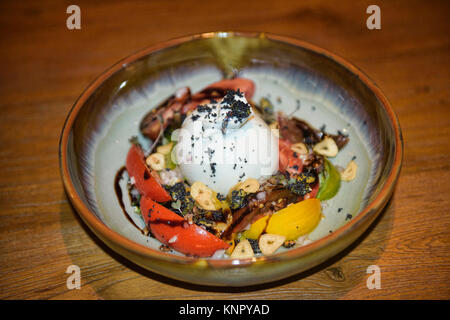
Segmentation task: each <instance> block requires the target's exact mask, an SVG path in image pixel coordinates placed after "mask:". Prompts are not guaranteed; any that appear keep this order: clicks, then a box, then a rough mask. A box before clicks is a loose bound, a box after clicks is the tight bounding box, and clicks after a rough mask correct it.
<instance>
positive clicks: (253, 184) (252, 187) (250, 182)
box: [239, 178, 259, 193]
mask: <svg viewBox="0 0 450 320" xmlns="http://www.w3.org/2000/svg"><path fill="white" fill-rule="evenodd" d="M239 189H242V190H244V191H245V192H247V193H255V192H256V191H258V190H259V182H258V180H256V179H254V178H248V179H247V180H245V181H244V182H242V183H241V185H240V188H239Z"/></svg>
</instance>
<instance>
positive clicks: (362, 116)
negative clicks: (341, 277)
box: [60, 32, 403, 286]
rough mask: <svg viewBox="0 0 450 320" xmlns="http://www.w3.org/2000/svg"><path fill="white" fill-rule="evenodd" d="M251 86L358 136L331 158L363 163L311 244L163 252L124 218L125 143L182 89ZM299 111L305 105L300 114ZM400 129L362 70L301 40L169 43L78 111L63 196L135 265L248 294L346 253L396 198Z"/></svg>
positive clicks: (115, 73) (69, 131)
mask: <svg viewBox="0 0 450 320" xmlns="http://www.w3.org/2000/svg"><path fill="white" fill-rule="evenodd" d="M232 76H239V77H245V78H249V79H251V80H253V81H254V82H255V87H256V91H255V95H254V99H253V100H254V101H259V99H260V98H261V97H266V98H269V99H270V100H271V101H272V102H273V103H274V106H275V109H277V110H282V111H284V112H285V113H286V114H291V115H295V116H297V117H299V118H303V119H305V120H306V121H308V122H309V123H310V124H312V125H313V126H315V127H317V128H319V127H322V126H323V125H326V130H327V131H328V132H330V133H335V132H337V131H338V130H340V131H341V132H345V133H347V134H348V135H349V137H350V142H349V144H348V145H347V146H346V147H345V148H344V149H343V150H342V151H341V152H340V153H339V155H338V156H337V157H336V158H333V160H332V161H333V163H334V164H335V165H338V166H341V167H345V165H346V164H347V163H348V162H349V161H350V160H352V159H354V161H355V162H356V163H357V165H358V173H357V177H356V179H355V180H353V181H351V182H345V183H342V186H341V189H340V191H339V193H338V195H337V196H336V197H335V198H333V199H331V200H329V201H328V202H326V203H325V204H324V205H323V215H324V218H323V219H322V220H321V222H320V223H319V226H318V227H317V228H316V229H315V230H314V231H313V232H312V233H311V234H310V235H309V240H310V241H308V242H307V243H305V244H303V245H298V246H295V247H294V248H290V249H282V250H280V251H279V253H277V254H274V255H271V256H265V257H254V258H251V259H242V260H236V259H234V260H233V259H212V258H206V259H205V258H194V257H186V256H183V255H180V254H177V253H176V252H162V251H160V250H159V246H160V243H159V242H158V241H157V240H155V239H154V238H149V237H147V236H144V235H143V234H142V233H141V232H140V231H139V230H138V229H137V228H136V227H135V226H133V224H132V223H130V222H129V220H127V218H126V217H125V215H124V214H123V211H122V209H121V207H120V205H119V202H118V200H117V198H116V194H115V191H114V178H115V174H116V172H117V171H118V170H119V169H120V168H121V167H122V166H123V165H124V163H125V158H126V154H127V151H128V148H129V141H128V140H129V138H130V137H132V136H135V135H138V133H139V132H138V131H139V128H138V127H139V122H140V120H141V118H142V117H143V116H144V114H146V113H147V112H148V111H149V110H151V109H152V108H154V107H156V106H157V105H158V104H159V103H161V102H162V101H164V100H165V99H166V98H167V97H168V96H170V95H171V94H172V93H173V92H174V91H175V90H176V89H177V88H180V87H183V86H189V87H190V88H191V90H192V91H193V92H196V91H198V90H201V89H202V88H204V87H205V86H207V85H208V84H210V83H212V82H215V81H217V80H219V79H222V78H224V77H225V78H227V77H232ZM297 105H299V106H300V108H297ZM402 149H403V146H402V138H401V131H400V127H399V124H398V121H397V119H396V116H395V115H394V113H393V111H392V108H391V106H390V105H389V103H388V101H387V100H386V98H385V97H384V95H383V94H382V93H381V91H380V90H379V89H378V87H376V86H375V84H374V83H373V82H372V81H371V80H370V79H369V78H368V77H367V76H366V75H364V74H363V73H362V72H361V71H359V70H358V69H357V68H355V67H354V66H352V65H351V64H349V63H348V62H346V61H345V60H343V59H342V58H340V57H337V56H336V55H334V54H332V53H330V52H328V51H326V50H324V49H321V48H318V47H315V46H313V45H310V44H307V43H305V42H302V41H300V40H295V39H291V38H286V37H281V36H276V35H269V34H256V33H255V34H243V33H233V32H216V33H205V34H200V35H195V36H189V37H184V38H179V39H175V40H171V41H168V42H165V43H162V44H159V45H156V46H154V47H151V48H148V49H145V50H142V51H140V52H138V53H135V54H133V55H131V56H129V57H127V58H125V59H124V60H122V61H120V62H119V63H117V64H116V65H114V66H113V67H111V68H110V69H108V70H107V71H106V72H105V73H103V74H102V75H101V76H100V77H98V78H97V79H96V80H95V81H94V82H93V83H92V84H90V85H89V87H88V88H87V89H86V90H85V91H84V92H83V93H82V95H81V96H80V98H79V99H78V100H77V102H76V103H75V105H74V106H73V108H72V110H71V111H70V113H69V115H68V117H67V120H66V123H65V125H64V128H63V132H62V135H61V141H60V165H61V173H62V178H63V182H64V186H65V188H66V191H67V195H68V197H69V199H70V201H71V202H72V204H73V205H74V207H75V208H76V210H77V212H78V213H79V215H80V217H81V218H82V220H83V221H84V222H85V223H86V224H87V225H88V226H89V228H90V229H91V230H92V231H93V232H94V233H95V234H96V235H97V236H98V237H99V238H100V239H101V240H102V241H103V242H105V243H106V244H107V245H108V246H109V247H110V248H112V249H113V250H114V251H116V252H118V253H119V254H120V255H122V256H124V257H126V258H127V259H129V260H131V261H133V262H134V263H136V264H137V265H139V266H141V267H144V268H146V269H148V270H151V271H153V272H156V273H159V274H162V275H164V276H167V277H170V278H174V279H177V280H182V281H186V282H190V283H195V284H202V285H212V286H246V285H255V284H260V283H267V282H271V281H275V280H279V279H281V278H285V277H288V276H291V275H293V274H296V273H300V272H302V271H304V270H307V269H309V268H311V267H313V266H316V265H318V264H320V263H321V262H323V261H325V260H326V259H328V258H330V257H332V256H334V255H336V254H338V253H339V252H340V251H342V250H343V249H344V248H346V247H347V246H348V245H350V244H351V243H352V242H353V241H355V240H356V239H357V238H358V237H359V236H360V235H361V234H362V233H363V232H364V231H365V230H366V229H367V228H368V227H369V225H370V224H371V223H372V222H373V221H374V219H375V218H376V217H377V215H378V214H379V213H380V212H381V210H382V209H383V207H384V206H385V204H386V203H387V201H388V200H389V198H390V196H391V194H392V192H393V189H394V185H395V183H396V180H397V178H398V175H399V172H400V167H401V161H402Z"/></svg>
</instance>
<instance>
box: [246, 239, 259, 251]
mask: <svg viewBox="0 0 450 320" xmlns="http://www.w3.org/2000/svg"><path fill="white" fill-rule="evenodd" d="M247 240H248V242H249V243H250V245H251V246H252V249H253V252H254V253H255V254H258V253H261V249H260V248H259V243H258V240H256V239H247Z"/></svg>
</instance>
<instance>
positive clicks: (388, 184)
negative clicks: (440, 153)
mask: <svg viewBox="0 0 450 320" xmlns="http://www.w3.org/2000/svg"><path fill="white" fill-rule="evenodd" d="M233 36H240V37H248V38H258V37H265V38H267V39H269V40H273V41H277V42H283V43H287V44H290V45H292V46H295V47H302V48H304V49H307V50H309V51H313V52H315V53H318V54H320V55H323V56H325V57H327V58H329V59H332V60H333V61H335V62H336V63H338V64H340V65H341V66H343V67H344V68H346V69H347V70H349V71H350V72H352V73H353V74H355V75H357V76H358V78H359V79H360V80H361V81H362V82H363V83H364V84H365V85H366V86H367V87H368V88H369V89H370V90H371V91H372V92H373V93H374V94H375V95H376V97H377V98H378V99H379V101H380V102H381V104H382V106H383V108H384V110H385V111H386V113H387V115H388V117H389V119H390V123H391V125H392V127H393V129H394V131H395V142H396V150H395V158H394V162H393V164H392V167H391V169H390V172H389V176H388V178H387V180H386V181H385V183H384V185H383V188H382V189H381V190H380V192H379V194H378V195H377V197H376V198H375V199H374V200H372V201H371V202H370V203H369V204H368V205H367V206H366V207H365V208H364V209H363V210H362V211H361V212H360V213H359V214H358V215H357V216H356V217H355V218H353V219H352V220H351V221H349V222H348V223H346V224H344V225H343V226H341V227H340V228H338V229H337V230H335V231H334V232H333V233H331V234H329V235H327V236H325V237H323V238H321V239H319V240H316V241H313V242H312V243H310V244H308V245H305V246H302V247H299V248H295V249H291V250H289V251H286V252H282V253H278V254H275V255H271V256H262V257H257V258H256V257H254V258H250V259H242V260H239V259H211V258H198V257H188V256H177V255H174V254H171V253H166V252H160V251H157V250H155V249H151V248H149V247H145V246H143V245H141V244H138V243H136V242H134V241H131V240H130V239H128V238H126V237H124V236H122V235H120V234H119V233H117V232H116V231H114V230H112V229H110V228H109V227H108V226H106V225H105V224H104V223H103V222H102V221H100V220H99V219H98V218H97V217H96V216H95V214H94V213H93V212H91V211H90V210H89V208H88V207H87V206H86V205H85V204H84V202H83V201H82V200H81V198H80V196H79V195H78V194H77V192H76V190H75V187H74V185H73V182H72V181H71V179H70V175H69V169H68V166H67V146H68V138H69V134H70V132H71V130H72V125H73V123H74V121H75V119H76V117H77V115H78V112H79V111H80V109H81V107H82V106H83V105H84V103H85V102H86V100H87V99H88V98H89V97H90V96H91V94H92V93H93V92H95V90H96V89H97V88H98V87H100V86H101V85H102V84H103V82H104V81H106V80H107V79H108V78H109V77H110V76H111V75H112V74H114V73H115V72H117V71H119V70H120V69H121V68H123V67H124V66H126V65H128V64H130V63H132V62H134V61H135V60H137V59H139V58H142V57H144V56H146V55H148V54H150V53H153V52H156V51H159V50H162V49H165V48H168V47H172V46H175V45H178V44H181V43H185V42H188V41H191V40H196V39H202V38H213V37H233ZM402 157H403V139H402V134H401V130H400V125H399V122H398V119H397V117H396V115H395V114H394V111H393V110H392V107H391V105H390V104H389V102H388V100H387V99H386V97H385V96H384V94H383V93H382V92H381V90H380V89H379V88H378V87H377V86H376V85H375V83H374V82H373V81H372V80H371V79H370V78H369V77H368V76H367V75H366V74H365V73H363V72H362V71H361V70H359V69H358V68H356V67H355V66H353V65H352V64H351V63H349V62H347V61H346V60H344V59H343V58H341V57H339V56H337V55H336V54H334V53H331V52H329V51H327V50H325V49H322V48H320V47H317V46H315V45H312V44H309V43H307V42H304V41H302V40H298V39H293V38H289V37H286V36H279V35H274V34H268V33H258V32H207V33H201V34H195V35H189V36H185V37H181V38H176V39H172V40H168V41H166V42H163V43H159V44H156V45H154V46H151V47H149V48H146V49H143V50H140V51H138V52H136V53H134V54H131V55H130V56H128V57H126V58H124V59H122V60H120V61H119V62H117V63H116V64H114V65H113V66H112V67H110V68H109V69H107V70H106V71H105V72H104V73H103V74H101V75H100V76H99V77H98V78H97V79H95V80H94V81H93V82H92V83H91V84H89V86H88V87H87V88H86V89H85V90H84V92H83V93H82V94H81V95H80V97H79V98H78V99H77V100H76V102H75V104H74V105H73V107H72V109H71V110H70V111H69V114H68V116H67V118H66V121H65V123H64V126H63V129H62V133H61V138H60V145H59V160H60V170H61V175H62V179H63V184H64V187H65V189H66V192H67V194H68V196H69V198H70V200H71V202H72V204H73V205H74V206H75V208H76V209H77V211H78V213H79V214H80V215H81V217H82V219H83V220H84V221H85V222H86V223H87V224H88V225H89V226H90V228H93V229H95V231H96V233H98V234H100V235H101V236H103V237H105V238H107V239H110V240H111V241H112V242H113V243H115V244H116V245H119V246H121V247H122V248H124V249H127V250H130V251H132V252H134V253H136V254H138V255H141V256H145V257H149V258H156V259H162V260H165V261H168V262H174V263H181V264H190V263H195V262H197V261H198V260H200V259H204V260H207V261H208V265H210V266H214V267H240V266H247V265H250V264H253V263H255V262H263V261H267V262H273V261H279V260H284V259H292V258H296V257H299V256H301V255H304V254H306V253H309V252H311V251H316V250H319V249H322V248H324V247H326V246H328V245H330V244H331V243H332V242H334V241H335V240H337V239H338V238H339V237H342V236H344V235H348V234H349V233H351V232H352V231H353V230H354V229H357V228H358V226H360V225H361V224H363V223H364V222H365V221H366V220H372V219H374V218H375V216H376V215H377V214H378V213H379V212H380V211H381V209H382V208H383V207H384V206H385V205H386V203H387V201H388V200H389V198H390V196H391V194H392V192H393V190H394V187H395V182H396V181H397V178H398V176H399V174H400V169H401V164H402Z"/></svg>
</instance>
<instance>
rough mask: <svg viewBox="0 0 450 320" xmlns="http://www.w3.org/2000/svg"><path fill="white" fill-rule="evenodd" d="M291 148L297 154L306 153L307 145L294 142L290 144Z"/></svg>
mask: <svg viewBox="0 0 450 320" xmlns="http://www.w3.org/2000/svg"><path fill="white" fill-rule="evenodd" d="M291 150H292V151H294V152H296V153H298V154H308V147H307V146H306V145H305V144H304V143H301V142H299V143H294V144H293V145H292V146H291Z"/></svg>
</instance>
